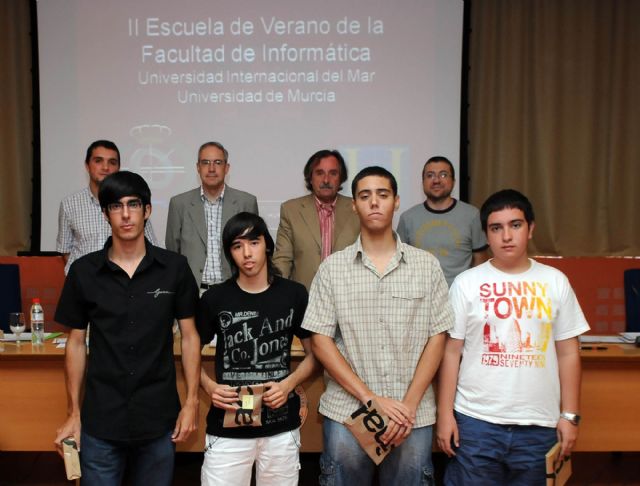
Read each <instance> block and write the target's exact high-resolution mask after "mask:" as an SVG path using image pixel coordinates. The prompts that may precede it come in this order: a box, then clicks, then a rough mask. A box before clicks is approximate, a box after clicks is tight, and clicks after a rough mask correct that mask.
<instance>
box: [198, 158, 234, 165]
mask: <svg viewBox="0 0 640 486" xmlns="http://www.w3.org/2000/svg"><path fill="white" fill-rule="evenodd" d="M198 163H199V164H200V165H201V166H203V167H205V166H206V167H211V165H215V166H216V167H220V166H221V165H224V164H226V163H227V161H226V160H222V159H214V160H209V159H202V160H199V161H198Z"/></svg>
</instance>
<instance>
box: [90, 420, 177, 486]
mask: <svg viewBox="0 0 640 486" xmlns="http://www.w3.org/2000/svg"><path fill="white" fill-rule="evenodd" d="M172 433H173V431H170V432H169V433H168V434H166V435H163V436H162V437H159V438H157V439H151V440H141V441H114V440H103V439H98V438H97V437H93V436H91V435H89V434H87V433H86V432H85V431H84V430H83V431H82V432H81V437H80V469H81V471H82V480H81V482H82V484H83V485H85V484H86V485H88V486H103V485H104V486H119V485H120V484H121V483H122V476H123V475H124V469H125V466H126V465H127V463H128V465H129V470H130V476H129V477H130V479H131V481H130V483H131V484H133V485H140V486H142V485H148V484H153V485H154V486H156V485H166V486H170V485H171V483H172V482H173V464H174V459H175V444H174V443H173V442H171V434H172Z"/></svg>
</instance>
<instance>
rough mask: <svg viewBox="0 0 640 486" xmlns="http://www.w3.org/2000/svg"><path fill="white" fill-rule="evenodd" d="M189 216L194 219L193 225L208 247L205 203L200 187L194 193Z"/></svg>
mask: <svg viewBox="0 0 640 486" xmlns="http://www.w3.org/2000/svg"><path fill="white" fill-rule="evenodd" d="M188 212H189V217H190V218H191V220H192V221H193V226H194V227H195V228H196V231H197V232H198V235H199V236H200V239H202V242H203V243H204V246H205V248H206V247H207V222H206V221H205V219H204V203H203V202H202V199H201V198H200V189H196V190H195V191H194V193H193V197H192V198H191V201H190V205H189V209H188Z"/></svg>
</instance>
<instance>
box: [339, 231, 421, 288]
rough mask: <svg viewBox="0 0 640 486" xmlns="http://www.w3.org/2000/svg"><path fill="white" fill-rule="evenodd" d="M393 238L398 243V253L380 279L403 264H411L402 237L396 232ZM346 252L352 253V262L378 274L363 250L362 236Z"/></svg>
mask: <svg viewBox="0 0 640 486" xmlns="http://www.w3.org/2000/svg"><path fill="white" fill-rule="evenodd" d="M393 238H394V239H395V241H396V252H395V254H394V255H393V257H392V258H391V260H390V261H389V264H388V265H387V269H386V271H385V273H384V275H381V276H380V277H384V276H385V275H386V274H388V273H389V272H391V271H392V270H393V269H394V268H396V267H397V266H398V265H399V264H400V263H401V262H402V263H409V262H408V261H407V256H408V255H406V253H405V251H404V243H403V242H402V240H400V235H398V234H397V233H396V232H395V231H394V232H393ZM345 251H350V252H351V259H352V260H354V261H359V262H361V263H362V264H363V265H364V266H365V267H367V268H370V269H371V270H372V271H374V272H375V273H378V272H377V270H376V267H375V266H374V265H373V264H372V263H371V260H369V257H367V254H366V253H365V251H364V248H362V241H361V240H360V235H358V238H357V239H356V242H355V243H354V244H353V245H351V246H350V247H347V248H346V249H345Z"/></svg>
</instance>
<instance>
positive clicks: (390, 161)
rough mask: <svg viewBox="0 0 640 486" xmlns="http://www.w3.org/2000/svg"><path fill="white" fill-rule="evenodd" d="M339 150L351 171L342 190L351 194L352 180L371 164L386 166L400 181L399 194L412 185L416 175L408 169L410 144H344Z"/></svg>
mask: <svg viewBox="0 0 640 486" xmlns="http://www.w3.org/2000/svg"><path fill="white" fill-rule="evenodd" d="M338 150H339V151H340V153H341V154H342V156H343V157H344V160H345V163H346V164H347V170H348V171H349V180H348V181H347V182H346V183H345V184H344V185H343V186H342V187H343V190H342V192H343V193H345V194H347V195H351V180H352V179H353V178H354V177H355V175H356V174H357V173H358V172H360V170H361V169H364V168H365V167H369V166H371V165H378V166H380V167H384V168H385V169H387V170H388V171H389V172H391V173H392V174H393V175H394V177H395V178H396V180H397V182H398V194H402V193H403V188H405V187H410V184H411V181H410V179H411V178H412V177H414V176H415V174H412V173H411V171H410V170H407V168H408V167H409V164H410V163H411V157H410V155H411V150H410V148H409V146H408V145H343V146H341V147H338Z"/></svg>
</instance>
